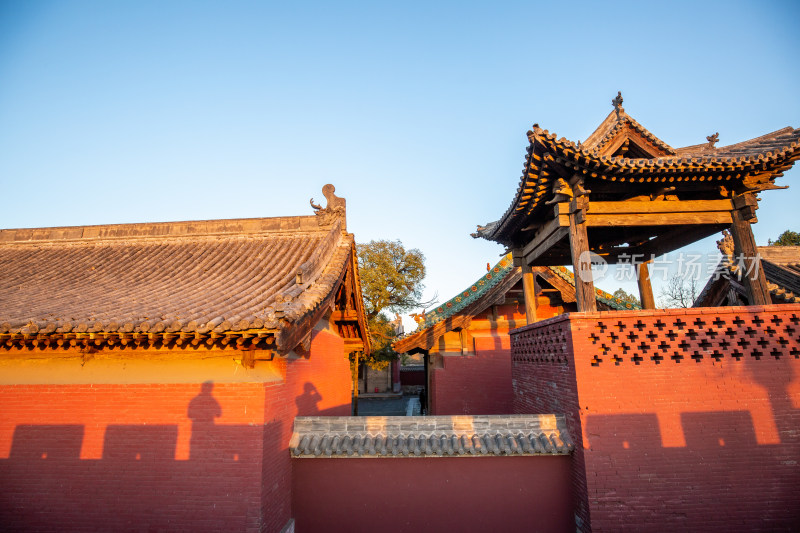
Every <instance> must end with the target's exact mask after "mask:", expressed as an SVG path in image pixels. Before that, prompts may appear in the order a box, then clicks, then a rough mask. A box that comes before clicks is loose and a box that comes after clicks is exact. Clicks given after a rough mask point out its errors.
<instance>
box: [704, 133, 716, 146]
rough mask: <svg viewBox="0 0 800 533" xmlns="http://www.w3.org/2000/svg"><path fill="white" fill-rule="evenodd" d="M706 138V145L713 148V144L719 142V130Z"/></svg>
mask: <svg viewBox="0 0 800 533" xmlns="http://www.w3.org/2000/svg"><path fill="white" fill-rule="evenodd" d="M706 140H707V141H708V147H709V148H714V145H715V144H717V142H719V132H717V133H715V134H714V135H709V136H707V137H706Z"/></svg>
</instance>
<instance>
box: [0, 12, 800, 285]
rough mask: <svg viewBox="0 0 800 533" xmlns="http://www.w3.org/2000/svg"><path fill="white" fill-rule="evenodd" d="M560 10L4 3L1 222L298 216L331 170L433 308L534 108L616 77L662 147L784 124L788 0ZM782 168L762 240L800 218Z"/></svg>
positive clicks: (791, 16)
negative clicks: (418, 269) (413, 269)
mask: <svg viewBox="0 0 800 533" xmlns="http://www.w3.org/2000/svg"><path fill="white" fill-rule="evenodd" d="M557 4H559V3H557V2H541V3H539V2H506V3H499V4H497V5H494V4H490V3H488V2H486V3H480V2H472V3H471V2H435V3H428V2H424V3H416V2H404V3H399V2H398V3H386V4H383V3H348V2H332V3H316V2H281V3H271V2H241V1H235V2H200V1H192V2H181V1H169V2H152V1H136V2H77V1H68V0H62V1H59V2H45V1H11V0H5V1H4V2H2V3H0V80H2V81H1V82H0V185H2V190H3V192H4V197H5V201H4V202H3V209H2V210H1V211H0V227H3V228H11V227H39V226H69V225H85V224H107V223H125V222H143V221H169V220H195V219H214V218H236V217H264V216H287V215H300V214H310V213H311V209H310V207H309V205H308V200H309V198H310V197H312V196H313V197H314V198H315V199H317V200H320V199H321V193H320V190H321V187H322V186H323V185H324V184H325V183H333V184H334V185H335V186H336V190H337V194H339V195H340V196H343V197H344V198H346V199H347V206H348V228H349V230H350V231H352V232H353V233H355V235H356V239H357V240H358V241H359V242H365V241H368V240H371V239H383V238H387V239H400V240H402V241H403V243H404V244H405V245H406V246H407V247H415V248H419V249H420V250H422V251H423V253H424V254H425V255H426V257H427V259H428V278H427V280H426V286H427V291H426V292H427V295H428V296H430V295H432V294H433V293H434V292H438V294H439V297H440V300H441V301H444V300H446V299H448V298H450V297H451V296H453V295H454V294H455V293H457V292H458V291H460V290H461V289H462V288H464V287H465V286H466V285H468V284H470V283H471V282H472V281H473V280H474V279H476V278H477V277H478V276H480V275H481V272H482V271H484V269H485V264H486V263H487V262H491V263H494V262H496V261H497V260H498V259H499V256H500V254H501V253H502V251H503V250H502V249H501V247H500V246H499V245H496V244H494V243H489V242H485V241H476V240H474V239H472V238H471V237H470V236H469V233H470V232H472V231H474V229H475V226H476V224H484V223H486V222H489V221H492V220H496V219H497V218H499V217H500V216H501V215H502V213H503V212H504V211H505V210H506V208H507V207H508V205H509V203H510V201H511V199H512V196H513V194H514V192H515V191H516V188H517V184H518V181H519V177H520V174H521V169H522V164H523V157H524V155H525V145H526V143H527V139H526V136H525V132H526V131H527V130H528V129H529V128H530V126H531V124H533V123H534V122H537V123H539V124H540V125H541V126H542V127H543V128H546V129H549V130H550V131H554V132H556V133H558V134H559V136H564V137H567V138H569V139H572V140H582V139H585V138H586V137H587V136H588V135H589V134H590V133H591V132H592V131H593V130H594V128H595V127H596V126H597V125H598V124H599V123H600V122H601V121H602V120H603V118H605V116H606V115H607V114H608V112H609V111H610V110H611V103H610V102H611V99H612V98H613V97H614V96H615V95H616V93H617V91H618V90H621V91H622V94H623V97H624V98H625V103H624V106H625V109H626V111H627V112H628V113H630V114H631V115H632V116H633V117H634V118H636V119H637V120H638V121H639V122H640V123H642V124H643V125H644V126H645V127H647V128H648V129H650V131H652V132H653V133H654V134H656V135H658V136H659V137H660V138H661V139H663V140H664V141H665V142H667V143H669V144H671V145H672V146H685V145H690V144H697V143H701V142H704V141H705V137H706V135H710V134H711V133H714V132H716V131H718V132H719V133H720V143H719V144H720V145H725V144H731V143H734V142H739V141H742V140H746V139H748V138H751V137H755V136H758V135H762V134H764V133H768V132H771V131H773V130H776V129H779V128H781V127H784V126H787V125H792V126H795V127H798V126H800V98H798V94H799V93H798V87H800V61H798V60H797V57H798V52H800V31H798V30H800V3H797V2H794V1H760V2H755V1H753V2H735V1H726V2H673V3H671V4H667V3H663V2H662V3H653V4H652V5H651V4H650V3H647V2H624V1H622V2H620V1H616V2H612V3H601V2H570V3H561V5H557ZM562 6H563V7H562ZM779 183H781V184H783V185H792V187H791V188H790V189H789V190H785V191H772V192H767V193H764V194H763V195H762V196H763V201H762V202H761V209H760V211H759V223H758V224H757V225H756V226H755V227H754V230H755V234H756V240H757V242H758V243H759V244H766V241H767V239H768V238H770V237H772V238H774V237H776V236H777V235H778V234H779V233H781V232H782V231H783V230H785V229H789V228H791V229H794V230H800V217H798V215H797V209H798V206H800V171H798V170H797V169H793V170H792V171H790V172H788V173H787V174H786V176H785V177H783V178H781V179H780V180H779ZM713 240H714V239H707V240H705V241H702V242H700V243H697V244H696V245H694V246H692V247H691V248H692V250H693V251H696V252H698V253H710V252H713V251H714V250H715V248H714V244H713ZM656 283H658V282H657V281H656ZM620 285H623V286H625V287H626V288H628V289H629V290H631V289H632V288H633V287H634V285H633V284H625V283H617V282H616V281H615V280H608V281H607V282H605V283H604V282H601V283H600V284H599V286H600V287H602V288H604V289H606V290H609V291H613V290H614V289H615V288H617V286H620Z"/></svg>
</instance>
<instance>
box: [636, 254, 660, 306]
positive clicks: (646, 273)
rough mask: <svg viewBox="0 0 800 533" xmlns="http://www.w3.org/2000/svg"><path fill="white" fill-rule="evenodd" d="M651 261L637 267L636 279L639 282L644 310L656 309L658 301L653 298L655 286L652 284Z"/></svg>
mask: <svg viewBox="0 0 800 533" xmlns="http://www.w3.org/2000/svg"><path fill="white" fill-rule="evenodd" d="M649 264H650V261H645V262H644V263H639V264H638V265H636V278H637V280H638V281H639V298H640V300H641V302H642V309H655V308H656V301H655V299H654V298H653V286H652V285H651V284H650V269H649V267H648V265H649Z"/></svg>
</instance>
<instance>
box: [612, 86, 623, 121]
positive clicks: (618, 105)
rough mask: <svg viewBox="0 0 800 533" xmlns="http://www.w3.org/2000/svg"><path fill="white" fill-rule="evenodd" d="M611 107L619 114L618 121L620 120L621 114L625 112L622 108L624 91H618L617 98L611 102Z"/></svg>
mask: <svg viewBox="0 0 800 533" xmlns="http://www.w3.org/2000/svg"><path fill="white" fill-rule="evenodd" d="M611 105H613V106H614V111H615V112H616V113H617V120H619V114H620V112H623V113H624V112H625V109H624V108H623V107H622V91H617V97H616V98H614V99H613V100H611Z"/></svg>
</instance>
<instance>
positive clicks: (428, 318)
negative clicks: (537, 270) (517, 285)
mask: <svg viewBox="0 0 800 533" xmlns="http://www.w3.org/2000/svg"><path fill="white" fill-rule="evenodd" d="M513 271H514V261H512V260H511V254H508V255H506V256H504V257H503V258H502V259H501V260H500V262H499V263H497V264H496V265H495V266H494V268H492V269H491V270H490V271H489V272H487V273H486V274H484V275H483V276H481V278H480V279H478V280H477V281H476V282H475V283H473V284H472V285H471V286H470V287H469V288H467V289H465V290H463V291H462V292H461V294H459V295H458V296H456V297H455V298H451V299H449V300H447V301H446V302H445V303H443V304H442V305H440V306H438V307H436V308H435V309H433V310H432V311H428V312H426V313H425V321H424V322H421V323H420V324H419V326H417V331H421V330H423V329H426V328H429V327H431V326H432V325H434V324H436V323H437V322H440V321H442V320H444V319H445V318H447V317H449V316H452V315H454V314H456V313H458V312H459V311H461V310H462V309H464V308H465V307H467V306H468V305H469V304H471V303H472V302H474V301H476V300H478V299H480V298H481V296H483V295H484V294H486V292H488V291H489V289H491V288H492V287H494V286H495V285H497V284H498V283H500V282H501V281H502V280H503V279H504V278H505V277H506V276H508V275H509V274H510V273H511V272H513Z"/></svg>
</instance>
